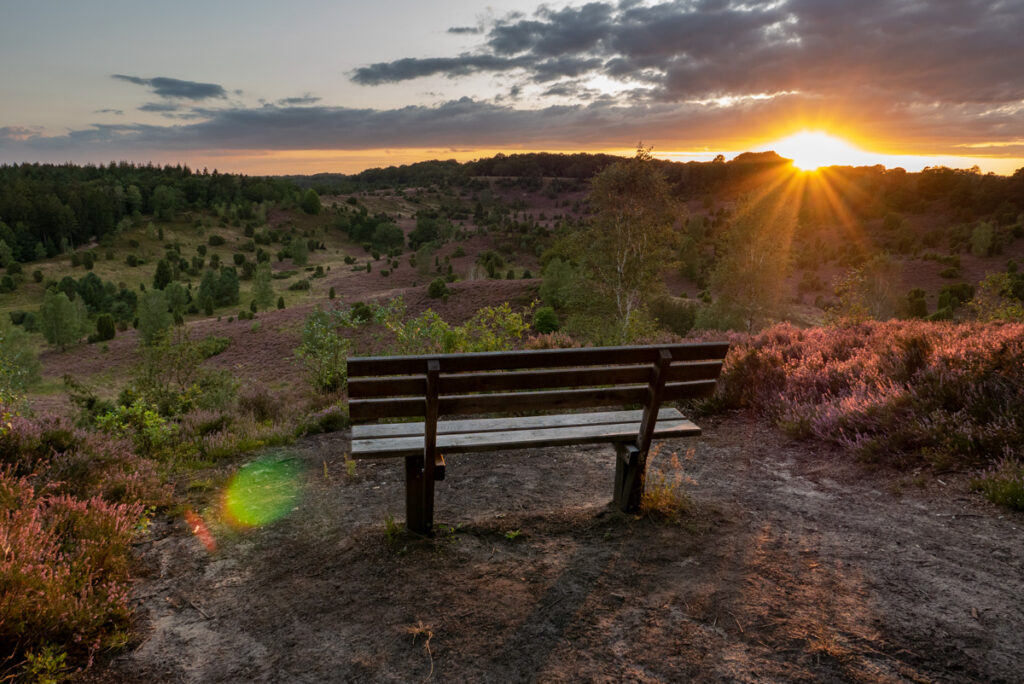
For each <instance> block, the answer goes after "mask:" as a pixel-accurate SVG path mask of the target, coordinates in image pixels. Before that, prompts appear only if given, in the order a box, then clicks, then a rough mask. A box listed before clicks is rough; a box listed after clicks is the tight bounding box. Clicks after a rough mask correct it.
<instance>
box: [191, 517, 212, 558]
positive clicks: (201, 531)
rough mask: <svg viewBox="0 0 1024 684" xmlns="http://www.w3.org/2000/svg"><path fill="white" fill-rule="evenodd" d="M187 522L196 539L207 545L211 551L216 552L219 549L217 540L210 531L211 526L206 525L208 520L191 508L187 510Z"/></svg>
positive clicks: (207, 548)
mask: <svg viewBox="0 0 1024 684" xmlns="http://www.w3.org/2000/svg"><path fill="white" fill-rule="evenodd" d="M185 522H186V523H187V524H188V528H189V529H190V530H192V534H194V535H196V539H198V540H199V542H200V543H201V544H202V545H203V546H205V547H206V550H207V551H208V552H210V553H214V552H215V551H216V550H217V540H215V539H214V538H213V535H212V534H211V533H210V528H209V527H207V526H206V521H205V520H203V517H202V516H201V515H199V514H198V513H193V512H192V511H191V510H186V511H185Z"/></svg>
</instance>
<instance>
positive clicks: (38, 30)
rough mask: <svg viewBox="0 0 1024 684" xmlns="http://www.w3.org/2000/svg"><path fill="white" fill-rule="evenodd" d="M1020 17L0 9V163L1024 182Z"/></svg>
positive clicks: (987, 3)
mask: <svg viewBox="0 0 1024 684" xmlns="http://www.w3.org/2000/svg"><path fill="white" fill-rule="evenodd" d="M1022 36H1024V0H914V1H910V0H856V1H853V0H778V1H775V2H759V1H757V0H748V1H746V2H733V1H730V0H686V1H683V0H681V1H677V2H640V1H634V0H621V1H620V2H592V3H587V4H581V3H569V4H566V3H562V2H550V3H546V4H538V3H537V2H526V1H522V0H498V1H495V2H491V3H489V4H487V5H483V4H478V3H470V2H459V1H456V0H429V1H424V0H416V1H414V0H376V1H374V2H354V1H349V2H303V1H301V0H298V1H295V2H288V3H285V2H281V1H280V0H274V1H273V2H270V1H267V0H249V1H248V2H246V3H226V2H215V1H211V0H204V1H203V2H197V1H194V0H177V1H176V2H165V3H154V2H139V1H138V0H124V1H121V0H117V1H114V0H103V1H100V2H73V1H69V2H56V1H49V2H40V1H39V0H0V64H2V65H3V67H2V69H0V163H15V162H23V161H46V162H64V161H73V162H104V163H105V162H109V161H112V160H122V159H124V160H131V161H137V162H145V161H154V162H158V163H178V162H181V163H187V164H189V165H190V166H193V167H195V168H202V167H204V166H208V167H210V168H211V169H212V168H214V167H217V168H219V169H220V170H222V171H240V172H246V173H316V172H322V171H338V172H353V171H358V170H361V169H363V168H367V167H371V166H382V165H390V164H400V163H408V162H411V161H417V160H422V159H433V158H442V159H449V158H456V159H460V160H467V159H472V158H476V157H480V156H485V155H489V154H492V153H494V152H497V151H503V152H507V153H511V152H517V151H538V150H548V151H556V152H577V151H613V152H619V151H622V152H625V151H627V150H629V149H631V148H633V147H635V145H636V143H637V142H638V141H640V140H642V141H643V142H644V143H645V144H647V145H653V146H654V153H655V156H659V157H666V158H673V159H681V160H683V159H698V160H704V159H711V158H712V157H713V156H714V155H716V154H718V153H723V154H725V155H726V156H727V157H730V156H733V155H735V154H737V153H739V152H742V151H746V150H766V149H771V148H772V147H773V143H774V142H776V141H778V140H780V139H783V138H786V137H788V136H791V135H793V134H795V133H798V132H800V131H805V130H810V131H824V132H827V133H830V134H832V135H835V136H838V137H841V138H844V139H845V140H847V141H848V142H849V143H851V144H852V145H853V146H855V147H856V148H859V150H860V152H859V153H858V155H856V156H855V157H852V158H851V159H852V161H851V160H847V159H837V160H836V161H837V162H838V163H858V164H860V163H864V164H869V163H883V164H885V165H887V166H904V167H905V168H907V169H908V170H917V169H919V168H921V167H922V166H926V165H938V164H943V165H947V166H956V167H970V166H972V165H975V164H977V165H978V166H980V167H981V170H982V171H986V172H987V171H993V172H996V173H1004V174H1008V173H1012V172H1013V171H1014V169H1017V168H1020V167H1024V38H1022Z"/></svg>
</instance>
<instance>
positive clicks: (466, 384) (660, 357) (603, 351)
mask: <svg viewBox="0 0 1024 684" xmlns="http://www.w3.org/2000/svg"><path fill="white" fill-rule="evenodd" d="M728 349H729V344H728V343H727V342H691V343H682V344H668V345H651V346H634V347H590V348H583V349H544V350H536V351H512V352H483V353H475V354H436V355H424V356H376V357H361V358H360V357H357V358H350V359H349V360H348V378H349V380H348V393H349V415H350V417H351V419H352V420H353V421H356V422H360V421H367V420H374V419H379V418H416V417H424V416H426V417H427V418H428V420H429V419H430V418H432V417H434V416H436V415H445V416H461V415H473V414H481V413H507V412H510V411H517V412H518V411H536V410H556V409H566V408H583V407H592V406H609V405H618V406H623V405H627V404H648V403H650V402H651V400H652V396H651V393H652V390H653V388H654V385H655V383H656V384H657V386H658V387H657V389H658V392H659V393H660V397H659V398H658V400H657V403H660V402H662V401H676V400H680V399H693V398H699V397H707V396H710V395H711V393H712V392H714V388H715V379H716V378H717V377H718V375H719V373H720V371H721V368H722V359H723V358H725V354H726V352H727V351H728ZM428 405H429V407H430V408H428ZM435 407H436V408H435ZM430 414H434V415H433V416H431V415H430ZM434 419H435V420H436V418H434Z"/></svg>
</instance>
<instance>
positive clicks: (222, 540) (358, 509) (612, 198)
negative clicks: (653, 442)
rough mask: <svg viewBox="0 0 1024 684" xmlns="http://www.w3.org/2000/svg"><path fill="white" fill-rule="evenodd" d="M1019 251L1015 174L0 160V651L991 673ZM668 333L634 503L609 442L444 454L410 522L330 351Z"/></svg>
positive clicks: (603, 673)
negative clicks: (680, 416) (674, 381)
mask: <svg viewBox="0 0 1024 684" xmlns="http://www.w3.org/2000/svg"><path fill="white" fill-rule="evenodd" d="M1022 266H1024V170H1021V171H1018V172H1017V173H1016V174H1015V175H1014V176H1012V177H999V176H993V175H981V174H978V173H976V172H972V171H958V170H951V169H945V168H935V169H926V170H925V171H923V172H921V173H906V172H904V171H902V170H901V169H895V170H892V169H884V168H882V167H868V168H845V167H831V168H826V169H821V170H819V171H817V172H813V173H805V172H801V171H798V170H796V169H794V168H793V167H792V166H791V165H790V164H789V163H788V162H787V161H786V160H783V159H781V158H779V157H777V156H775V155H774V154H772V153H767V154H745V155H741V156H740V157H737V158H736V159H734V160H731V161H725V160H716V161H715V162H709V163H688V164H677V163H669V162H660V161H657V160H653V159H651V158H650V157H649V155H648V154H647V153H646V152H645V151H644V150H643V149H641V150H639V151H638V154H637V157H636V158H634V159H619V158H615V157H608V156H603V155H583V154H581V155H512V156H502V155H499V156H496V157H493V158H489V159H483V160H480V161H477V162H471V163H466V164H459V163H456V162H426V163H421V164H414V165H411V166H407V167H400V168H389V169H373V170H369V171H366V172H363V173H361V174H357V175H353V176H340V175H320V176H308V177H292V178H250V177H243V176H237V175H232V174H220V173H217V172H216V171H214V172H212V173H210V172H207V171H205V170H204V171H202V172H199V171H193V170H191V169H188V168H186V167H180V166H179V167H155V166H135V165H131V164H112V165H110V166H101V167H76V166H42V165H21V166H5V167H2V168H0V268H2V269H3V275H2V277H0V409H2V411H3V424H2V426H0V461H2V467H0V494H2V496H3V499H4V509H3V517H2V518H0V536H2V542H3V551H4V555H3V558H2V560H0V577H3V582H4V590H3V592H4V593H3V596H0V644H2V647H3V650H4V652H5V653H6V654H7V658H6V660H5V661H3V663H2V664H0V668H3V670H2V673H8V674H14V673H18V674H19V675H22V676H26V677H29V678H33V677H34V678H36V679H39V680H45V679H46V678H47V677H50V678H59V677H61V676H65V675H68V674H70V673H72V672H79V674H78V675H77V676H80V677H86V678H87V677H91V676H96V677H100V678H103V677H117V678H119V679H132V678H133V677H138V678H139V679H143V678H150V679H152V678H153V677H156V678H174V677H185V678H188V679H193V680H196V681H200V680H208V679H211V678H218V677H220V678H242V677H253V676H255V677H257V678H258V677H260V676H263V677H264V678H267V679H275V678H277V679H279V678H284V677H287V676H296V675H298V676H305V677H309V678H313V679H323V678H324V677H325V676H330V673H331V672H335V673H337V672H340V673H342V676H343V677H348V678H365V677H370V678H378V679H407V678H408V677H411V676H420V677H424V676H427V677H429V676H432V675H433V676H437V677H438V678H442V679H452V678H454V679H477V678H480V677H488V676H489V677H491V678H494V679H518V678H551V679H568V678H572V677H573V676H574V675H575V674H582V675H583V676H587V677H590V678H601V677H613V678H614V677H617V676H619V675H621V676H624V677H626V678H637V679H650V680H659V679H673V678H676V677H677V676H680V675H681V674H682V675H685V674H687V673H688V675H689V676H691V677H712V678H714V677H722V678H729V677H740V678H743V677H750V678H758V677H760V676H764V677H773V678H786V679H793V678H796V679H800V678H805V679H820V678H822V677H824V678H855V679H890V678H891V679H899V678H921V679H929V678H935V677H938V678H949V679H965V680H971V679H996V680H998V679H1006V680H1009V679H1012V678H1013V673H1014V672H1016V671H1019V668H1020V666H1021V665H1022V663H1021V662H1020V660H1019V658H1020V657H1019V653H1020V648H1021V646H1022V644H1021V643H1020V635H1019V633H1018V632H1016V631H1015V630H1014V625H1015V624H1018V625H1019V623H1020V620H1021V618H1022V616H1021V613H1020V607H1019V602H1017V601H1016V600H1015V596H1017V595H1019V590H1020V589H1021V586H1020V577H1021V569H1022V568H1024V557H1022V556H1021V551H1020V549H1021V548H1022V545H1021V544H1020V532H1019V528H1020V523H1021V522H1022V519H1021V513H1020V512H1019V511H1021V509H1024V465H1022V460H1024V447H1022V445H1024V421H1022V418H1021V416H1024V270H1022V269H1021V267H1022ZM683 337H686V338H693V337H697V338H706V339H720V338H727V339H729V340H730V341H731V342H732V343H733V344H732V349H731V351H730V355H729V357H728V358H727V359H726V366H725V370H724V374H723V378H722V381H721V383H720V388H719V391H718V393H717V394H716V396H715V397H713V398H712V399H710V400H707V401H702V402H699V403H695V404H692V405H688V406H686V407H684V410H686V411H688V412H690V414H691V415H694V416H697V420H698V422H699V423H702V424H706V425H707V426H708V430H707V436H706V438H705V439H704V440H703V441H701V440H697V442H696V444H697V448H696V453H695V454H691V455H690V457H689V458H687V453H686V452H685V449H686V448H687V447H688V446H690V445H688V444H685V443H680V444H668V445H665V446H664V452H663V454H662V457H661V458H660V459H659V458H656V459H655V462H654V465H655V466H656V467H655V470H653V471H652V476H651V479H650V481H649V483H648V485H649V486H648V490H649V493H650V496H648V498H647V501H646V509H645V514H644V515H643V516H641V517H640V518H637V519H634V518H623V517H619V516H617V515H613V514H611V513H610V512H608V511H607V510H606V509H605V508H604V506H603V505H604V504H605V503H607V499H608V498H610V494H609V492H610V482H611V477H610V475H609V474H608V472H607V471H608V468H609V467H610V463H611V461H610V460H609V458H608V457H607V454H604V453H603V452H602V451H600V450H592V449H580V450H561V451H560V450H557V449H551V450H542V451H538V452H523V453H521V454H516V455H514V456H513V457H512V458H510V459H496V460H491V459H488V458H473V457H471V456H467V457H463V458H462V459H458V460H456V462H455V468H458V469H460V470H458V474H457V475H456V476H455V477H454V478H453V481H452V482H450V483H445V484H444V485H443V486H442V488H441V489H439V494H438V506H439V516H440V517H441V519H443V520H445V521H452V522H451V524H450V525H448V526H447V527H446V528H444V529H446V530H447V531H446V532H442V533H441V534H439V535H438V537H437V538H435V539H434V540H416V539H411V538H407V537H406V536H405V535H404V534H403V533H402V532H401V531H400V523H401V520H400V518H401V515H402V511H401V502H400V497H401V484H400V477H399V475H398V473H397V470H394V469H393V468H392V465H393V464H372V463H370V464H367V463H360V464H359V465H358V466H357V465H356V464H355V463H354V462H352V461H350V460H348V459H347V457H346V449H347V446H348V441H347V440H348V431H347V428H348V418H347V412H346V408H345V407H346V394H345V384H346V379H345V375H344V361H345V358H346V357H347V356H349V355H356V354H369V353H373V354H386V353H426V352H430V351H438V352H446V351H460V350H462V351H478V350H496V349H510V348H544V347H565V346H578V345H607V344H625V343H629V344H634V343H635V344H640V343H656V342H661V341H667V340H675V339H680V338H683ZM680 449H682V450H684V451H683V452H682V453H681V454H680V453H676V456H675V457H674V458H673V457H672V456H671V453H672V452H678V451H679V450H680ZM253 473H255V475H253ZM253 477H255V479H256V481H257V483H258V484H257V485H254V486H250V487H249V488H248V489H246V487H247V485H246V484H245V483H246V482H247V481H251V480H252V478H253ZM247 478H248V479H247ZM240 489H241V490H242V493H241V494H240V493H239V490H240ZM516 490H529V491H530V492H531V493H532V495H533V499H526V498H524V499H518V498H516V494H515V493H514V492H515V491H516ZM606 490H608V491H606ZM268 491H269V492H270V494H269V503H266V505H263V503H264V502H262V500H261V496H262V497H264V498H268V495H267V492H268ZM509 492H511V493H509ZM261 493H262V494H261ZM506 495H507V496H508V497H509V498H507V499H503V498H502V497H503V496H506ZM606 495H607V496H606ZM529 500H535V501H541V502H542V505H541V506H540V508H539V509H538V510H532V509H529V508H527V506H526V502H527V501H529ZM396 515H397V516H398V517H399V520H398V522H397V523H396V522H395V521H394V516H396ZM936 521H939V522H941V523H942V524H941V525H940V524H938V523H937V522H936ZM381 568H384V569H385V570H386V574H387V575H388V576H389V577H400V578H401V582H400V583H399V584H401V587H397V588H396V586H395V585H394V584H393V583H392V582H390V581H389V580H387V578H383V579H382V578H381V577H380V576H379V572H380V571H381V570H380V569H381ZM627 576H628V577H633V578H636V579H635V581H632V580H630V581H627V580H626V579H624V578H625V577H627ZM253 592H258V594H259V597H262V598H258V597H255V596H254V594H253ZM247 595H248V596H250V597H251V601H253V602H256V603H259V602H260V601H264V602H265V603H264V604H260V605H253V606H249V605H241V606H240V605H235V604H234V602H240V603H242V604H244V603H245V602H246V601H248V600H250V599H247V598H246V596H247ZM328 595H330V596H332V597H333V598H325V597H326V596H328ZM424 596H427V597H428V598H427V599H422V597H424ZM417 597H420V598H417ZM928 603H931V604H933V605H932V607H931V608H929V609H928V610H925V609H924V608H922V604H928ZM283 616H287V620H285V619H284V617H283ZM233 617H235V618H238V620H233ZM339 633H340V634H341V636H338V634H339ZM331 634H333V635H334V636H335V637H337V638H339V639H341V641H340V642H339V649H338V650H337V652H333V653H332V654H331V656H330V658H328V659H327V662H328V665H330V668H333V669H326V670H320V669H317V667H314V666H313V665H312V664H311V663H313V662H314V661H316V657H315V656H314V652H319V653H321V654H322V653H323V651H324V649H327V648H328V647H327V645H326V641H327V640H328V635H331ZM498 642H500V643H502V644H504V645H505V647H506V648H504V649H498V651H500V653H503V654H504V655H503V656H499V655H498V654H497V652H495V650H494V649H493V648H492V647H493V643H498ZM289 644H290V645H289ZM670 645H671V647H670ZM228 651H237V652H240V653H250V654H253V655H252V656H251V658H250V660H249V661H246V660H245V659H243V658H229V657H227V656H225V655H223V654H224V653H225V652H228ZM525 652H529V653H530V655H529V656H526V655H523V654H524V653H525ZM217 653H219V654H221V655H219V656H218V655H216V654H217ZM302 654H305V655H302ZM97 657H99V659H100V664H99V665H96V666H94V667H92V668H91V669H86V670H85V671H84V673H83V672H82V669H83V668H88V667H89V666H90V665H93V664H94V661H96V659H97ZM169 663H178V664H177V665H171V664H169ZM303 663H306V664H303ZM324 667H327V665H325V666H324ZM428 673H432V675H431V674H428ZM744 673H746V674H744Z"/></svg>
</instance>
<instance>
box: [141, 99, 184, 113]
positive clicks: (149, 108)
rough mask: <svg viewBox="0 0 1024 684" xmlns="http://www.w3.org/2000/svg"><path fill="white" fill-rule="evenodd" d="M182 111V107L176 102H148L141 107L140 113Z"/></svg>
mask: <svg viewBox="0 0 1024 684" xmlns="http://www.w3.org/2000/svg"><path fill="white" fill-rule="evenodd" d="M180 109H181V105H179V104H175V103H174V102H147V103H146V104H144V105H141V106H140V107H139V111H140V112H158V113H161V114H163V113H165V112H176V111H178V110H180Z"/></svg>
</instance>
